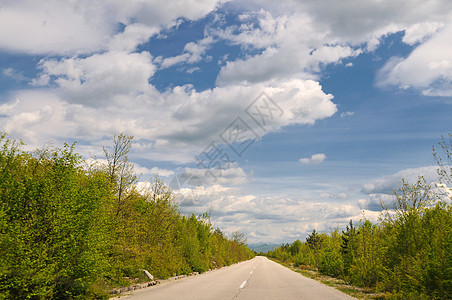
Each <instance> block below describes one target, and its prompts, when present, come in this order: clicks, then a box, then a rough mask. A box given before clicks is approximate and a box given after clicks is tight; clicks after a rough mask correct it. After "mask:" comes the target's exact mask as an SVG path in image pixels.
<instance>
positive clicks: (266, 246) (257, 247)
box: [248, 243, 281, 252]
mask: <svg viewBox="0 0 452 300" xmlns="http://www.w3.org/2000/svg"><path fill="white" fill-rule="evenodd" d="M279 246H281V244H272V243H257V244H249V245H248V248H250V249H251V250H254V251H256V252H267V251H270V250H273V249H275V248H277V247H279Z"/></svg>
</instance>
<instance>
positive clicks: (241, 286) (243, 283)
mask: <svg viewBox="0 0 452 300" xmlns="http://www.w3.org/2000/svg"><path fill="white" fill-rule="evenodd" d="M245 284H246V280H245V281H244V282H242V284H241V285H240V287H239V289H243V287H244V286H245Z"/></svg>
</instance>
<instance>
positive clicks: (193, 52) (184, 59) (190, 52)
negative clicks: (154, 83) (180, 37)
mask: <svg viewBox="0 0 452 300" xmlns="http://www.w3.org/2000/svg"><path fill="white" fill-rule="evenodd" d="M213 42H214V41H213V38H212V37H211V36H208V37H206V38H204V39H202V40H200V41H198V42H196V43H194V42H190V43H188V44H186V45H185V47H184V53H183V54H180V55H177V56H173V57H167V58H165V59H161V60H162V62H161V64H160V67H161V68H162V69H165V68H169V67H172V66H174V65H177V64H182V63H188V64H193V63H197V62H199V61H201V60H202V59H203V55H204V54H205V53H206V51H207V49H208V48H209V46H210V45H211V44H212V43H213ZM189 73H193V71H192V72H189Z"/></svg>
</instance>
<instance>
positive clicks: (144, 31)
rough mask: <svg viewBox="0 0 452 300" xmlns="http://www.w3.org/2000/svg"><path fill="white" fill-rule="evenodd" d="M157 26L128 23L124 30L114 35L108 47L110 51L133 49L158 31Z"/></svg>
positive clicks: (128, 50) (130, 50)
mask: <svg viewBox="0 0 452 300" xmlns="http://www.w3.org/2000/svg"><path fill="white" fill-rule="evenodd" d="M158 32H159V28H158V27H150V26H147V25H144V24H137V23H133V24H129V25H127V26H126V27H125V28H124V30H123V31H122V32H120V33H118V34H116V35H114V36H113V37H112V38H111V40H110V43H109V45H108V48H109V50H110V51H126V52H132V51H135V50H136V48H137V46H138V45H140V44H142V43H145V42H146V41H147V40H149V38H150V37H151V36H152V35H154V34H156V33H158Z"/></svg>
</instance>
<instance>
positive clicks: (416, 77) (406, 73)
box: [377, 26, 452, 97]
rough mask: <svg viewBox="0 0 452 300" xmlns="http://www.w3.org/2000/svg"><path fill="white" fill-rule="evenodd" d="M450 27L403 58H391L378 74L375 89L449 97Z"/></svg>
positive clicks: (451, 68)
mask: <svg viewBox="0 0 452 300" xmlns="http://www.w3.org/2000/svg"><path fill="white" fill-rule="evenodd" d="M451 35H452V26H448V27H445V28H443V29H442V30H440V31H439V32H438V33H437V34H436V35H434V36H433V37H431V38H430V39H428V40H427V41H426V42H425V43H423V44H421V45H420V46H418V47H417V48H416V49H415V50H414V51H413V52H412V53H411V54H410V55H409V56H408V57H407V58H401V57H393V58H392V59H391V60H389V61H388V62H387V63H386V64H385V65H384V66H383V68H382V69H381V70H380V71H379V72H378V75H377V84H378V85H379V86H398V87H400V88H409V87H412V88H415V89H419V90H421V91H422V93H423V94H425V95H428V96H447V97H450V96H452V84H451V81H452V54H451V53H452V41H451V39H450V36H451Z"/></svg>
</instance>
